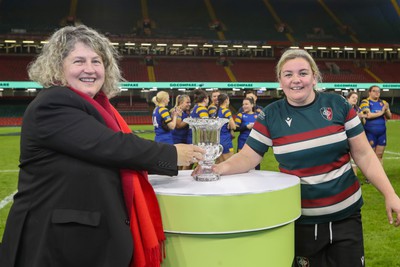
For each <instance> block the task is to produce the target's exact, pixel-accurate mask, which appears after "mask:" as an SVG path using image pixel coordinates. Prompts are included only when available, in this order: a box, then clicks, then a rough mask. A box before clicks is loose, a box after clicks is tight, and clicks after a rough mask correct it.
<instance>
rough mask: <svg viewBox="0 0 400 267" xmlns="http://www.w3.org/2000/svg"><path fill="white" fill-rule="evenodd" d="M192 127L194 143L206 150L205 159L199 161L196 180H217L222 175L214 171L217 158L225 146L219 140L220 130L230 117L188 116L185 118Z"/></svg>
mask: <svg viewBox="0 0 400 267" xmlns="http://www.w3.org/2000/svg"><path fill="white" fill-rule="evenodd" d="M183 121H184V122H186V123H187V124H189V126H190V128H191V129H192V143H193V145H196V146H199V147H201V148H203V149H204V150H205V151H206V154H205V155H204V159H203V160H202V161H199V165H200V170H199V173H198V174H197V175H196V176H195V177H194V179H195V180H196V181H216V180H219V178H220V176H219V174H217V173H214V172H213V171H212V166H213V165H214V163H215V160H216V159H217V158H218V157H219V156H220V155H221V154H222V150H223V147H222V145H221V144H220V142H219V139H220V131H221V128H222V126H223V125H224V124H226V123H228V121H229V120H228V119H222V118H216V119H209V118H204V119H201V118H186V119H184V120H183Z"/></svg>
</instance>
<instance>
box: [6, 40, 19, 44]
mask: <svg viewBox="0 0 400 267" xmlns="http://www.w3.org/2000/svg"><path fill="white" fill-rule="evenodd" d="M4 42H5V43H6V44H15V43H16V42H17V41H16V40H4Z"/></svg>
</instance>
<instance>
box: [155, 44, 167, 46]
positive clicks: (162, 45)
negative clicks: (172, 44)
mask: <svg viewBox="0 0 400 267" xmlns="http://www.w3.org/2000/svg"><path fill="white" fill-rule="evenodd" d="M157 46H167V44H157Z"/></svg>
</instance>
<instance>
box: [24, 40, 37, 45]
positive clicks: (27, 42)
mask: <svg viewBox="0 0 400 267" xmlns="http://www.w3.org/2000/svg"><path fill="white" fill-rule="evenodd" d="M22 43H23V44H34V43H35V41H31V40H24V41H22Z"/></svg>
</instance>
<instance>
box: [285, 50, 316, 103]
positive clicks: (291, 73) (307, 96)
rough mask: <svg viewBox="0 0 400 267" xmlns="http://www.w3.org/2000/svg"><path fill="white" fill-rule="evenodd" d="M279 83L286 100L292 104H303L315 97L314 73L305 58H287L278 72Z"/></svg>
mask: <svg viewBox="0 0 400 267" xmlns="http://www.w3.org/2000/svg"><path fill="white" fill-rule="evenodd" d="M279 83H280V86H281V87H282V89H283V92H284V93H285V95H286V98H287V101H288V102H289V104H291V105H293V106H305V105H308V104H310V103H311V102H312V101H313V100H314V98H315V92H314V86H315V85H316V84H317V81H316V78H315V75H314V73H313V71H312V69H311V66H310V64H309V63H308V61H307V60H305V59H304V58H301V57H297V58H294V59H289V60H287V61H286V62H285V63H284V64H283V65H282V68H281V71H280V73H279Z"/></svg>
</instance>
